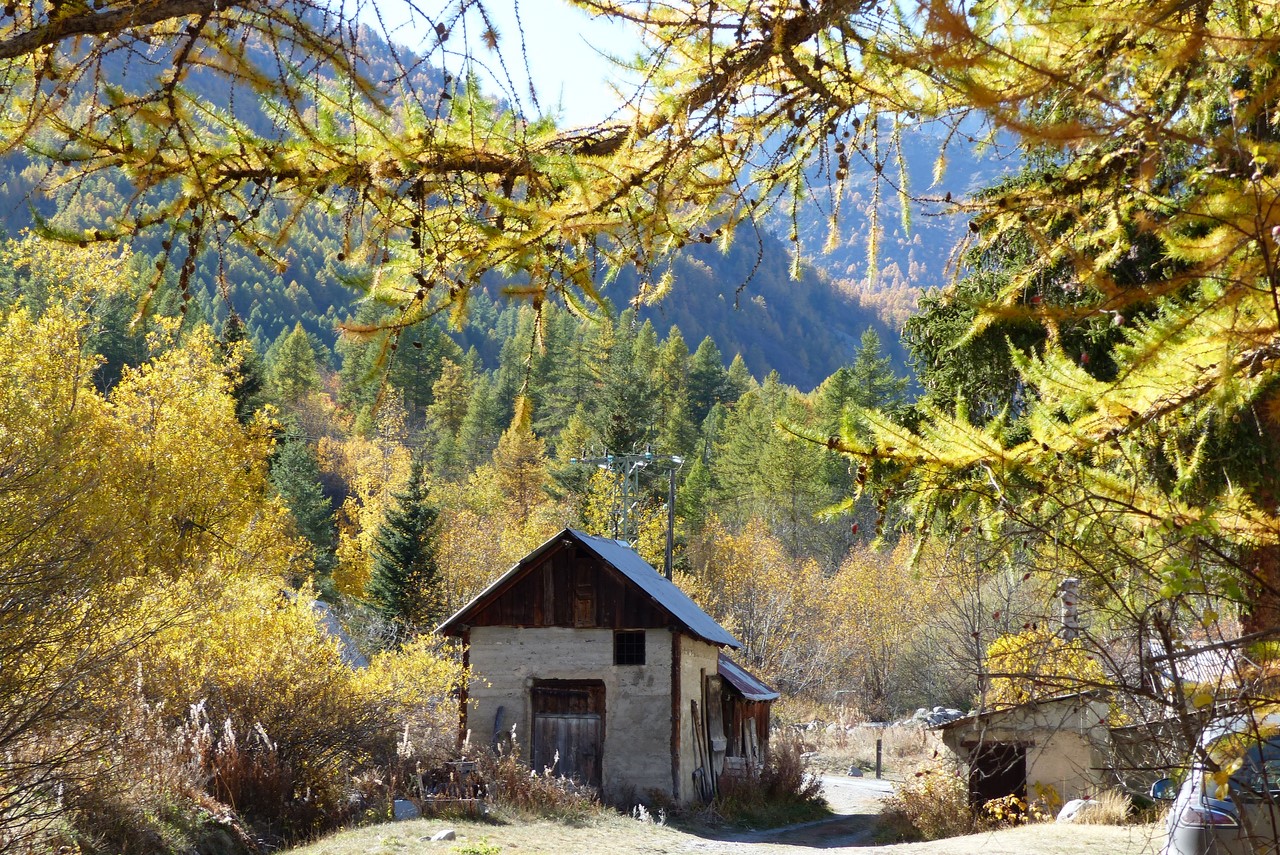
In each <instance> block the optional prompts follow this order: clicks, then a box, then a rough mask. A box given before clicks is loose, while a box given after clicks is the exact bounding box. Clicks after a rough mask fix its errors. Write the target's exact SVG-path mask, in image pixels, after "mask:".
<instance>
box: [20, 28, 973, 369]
mask: <svg viewBox="0 0 1280 855" xmlns="http://www.w3.org/2000/svg"><path fill="white" fill-rule="evenodd" d="M368 45H369V42H366V46H368ZM380 51H381V52H384V53H385V55H383V53H380ZM371 54H372V55H371V65H370V67H369V68H368V69H367V71H368V72H369V74H370V76H371V77H372V78H374V79H383V78H390V77H392V76H394V74H395V72H396V70H397V69H398V68H399V67H400V66H399V65H398V60H399V59H403V57H402V56H401V57H395V56H393V54H392V52H391V49H390V48H388V47H386V46H385V45H381V46H379V47H378V48H377V49H376V50H371ZM121 72H122V77H124V78H132V77H134V76H136V75H134V74H132V72H131V71H130V69H122V70H121ZM418 82H419V83H421V84H422V85H423V86H426V87H428V88H430V87H431V86H432V85H435V86H437V87H438V86H439V85H440V83H439V80H438V79H434V81H433V78H432V75H431V73H430V72H429V71H426V70H424V71H423V72H421V74H420V75H419V78H418ZM201 85H202V84H201V81H199V80H198V79H197V80H195V81H194V88H195V89H196V90H197V91H198V90H199V89H200V87H201ZM204 94H207V96H208V97H209V98H210V99H211V100H213V102H214V103H217V104H220V105H224V106H226V105H228V101H227V98H226V95H225V93H219V92H217V91H215V90H212V89H211V90H210V91H209V92H207V93H204ZM230 106H233V107H234V109H235V110H236V114H237V116H238V117H240V116H241V114H243V117H242V118H243V120H244V121H246V123H248V124H250V125H252V126H255V128H257V129H258V130H262V128H261V127H260V126H261V125H262V124H263V122H265V121H266V119H265V116H264V115H263V114H262V112H261V111H260V110H259V109H258V107H257V106H256V105H254V104H249V103H248V99H237V100H236V101H235V102H234V103H233V104H230ZM939 147H940V140H939V138H938V137H937V136H936V134H934V133H933V132H932V131H930V130H929V129H927V128H926V129H919V130H916V131H912V132H910V133H908V134H907V135H906V136H905V137H904V143H903V149H904V153H905V156H906V159H907V161H908V171H909V174H911V175H913V176H916V175H924V176H930V175H931V173H932V165H933V161H934V159H935V158H936V156H937V151H938V149H939ZM952 160H953V163H952V166H951V168H950V170H949V172H948V174H947V179H946V180H945V182H944V183H943V185H942V186H941V187H940V188H938V193H939V195H941V193H942V192H945V190H947V189H950V190H951V192H952V193H953V194H954V195H955V196H956V197H957V198H958V197H959V196H960V195H962V194H963V193H964V192H966V191H968V190H971V189H973V188H974V186H975V185H976V186H981V185H982V184H984V183H986V181H987V180H989V176H990V175H992V174H994V173H993V170H992V169H991V168H990V164H987V163H984V162H983V161H982V160H981V159H980V158H977V157H975V156H974V153H973V149H972V146H971V145H969V144H968V142H967V141H966V142H965V143H964V145H954V146H953V147H952ZM42 175H43V169H42V167H40V166H39V165H37V164H35V163H33V162H32V161H31V160H29V159H27V158H25V157H22V156H16V157H11V158H10V159H9V160H8V161H7V162H5V163H3V164H0V212H3V213H0V226H3V228H4V229H5V230H7V231H8V232H9V233H10V234H15V233H17V232H18V231H19V230H21V229H23V228H28V227H30V226H31V225H32V219H31V216H30V209H31V208H33V207H34V208H35V209H37V210H40V211H41V212H42V213H43V214H44V215H52V214H53V213H54V211H55V209H56V210H58V211H60V213H58V221H59V222H60V223H61V224H62V225H65V226H80V225H90V224H92V223H94V222H97V221H101V219H102V218H103V217H104V216H109V212H110V211H111V210H112V209H113V208H115V209H117V210H118V209H119V208H118V206H122V205H123V204H124V203H125V200H126V198H127V195H128V188H127V186H124V185H123V183H122V181H121V180H120V179H118V178H117V179H110V178H108V177H107V176H105V175H96V176H91V177H90V178H88V179H86V180H85V181H83V182H81V183H80V184H78V185H77V186H76V193H75V195H72V194H71V192H70V191H69V190H64V191H63V192H62V194H61V196H60V198H58V199H55V200H49V199H44V198H41V197H40V195H39V194H38V193H37V192H36V190H35V188H36V186H37V184H38V182H39V181H40V178H41V177H42ZM871 180H874V177H873V175H872V173H871V171H870V170H854V171H853V172H852V173H851V178H850V180H849V182H848V185H847V187H846V191H847V192H846V197H845V198H844V200H843V201H842V202H841V206H842V209H843V221H842V224H841V231H842V233H843V234H844V235H847V237H845V238H843V239H842V240H840V241H838V242H837V246H835V247H834V248H833V249H832V250H831V251H829V252H826V253H823V254H818V253H814V252H813V248H814V247H822V246H823V245H824V243H826V230H827V228H828V225H827V221H826V215H825V214H824V212H823V210H822V206H821V203H820V202H819V201H816V200H817V199H818V198H820V197H821V196H822V194H823V192H824V190H825V189H826V188H825V186H824V185H823V184H822V183H821V181H820V180H819V178H818V177H817V176H815V178H814V181H813V187H814V194H815V200H814V201H810V202H808V203H806V205H805V206H804V208H803V210H802V216H801V221H800V229H799V235H798V237H799V242H798V245H799V246H800V247H801V251H803V252H804V253H805V260H806V262H807V264H806V265H805V266H803V267H802V272H801V274H800V277H799V279H792V278H791V276H790V267H791V253H792V252H793V251H795V245H793V244H788V243H786V242H784V241H783V240H781V239H779V237H778V236H777V234H776V232H777V231H780V230H781V226H782V225H783V224H782V223H781V222H780V221H776V220H769V221H766V222H765V223H764V224H763V226H762V227H760V228H759V229H750V228H747V227H744V228H741V229H740V230H739V233H738V234H737V235H736V236H735V239H734V241H733V242H732V244H731V245H730V247H729V249H728V251H727V252H724V253H722V252H720V251H719V250H718V249H717V248H714V247H713V246H708V245H695V246H692V247H690V248H687V249H685V250H683V251H682V252H680V253H679V255H677V256H676V257H675V258H674V259H672V260H671V262H670V263H671V269H672V272H673V274H674V286H673V288H672V290H671V293H670V294H669V295H668V296H667V297H666V298H665V299H663V300H662V301H661V303H659V304H658V305H656V306H652V307H646V308H644V309H643V310H642V312H641V315H640V316H641V318H643V319H649V320H651V321H652V322H653V324H654V326H655V327H656V328H657V329H658V331H659V332H660V333H661V334H664V335H665V333H666V332H667V331H668V330H669V329H670V327H671V326H672V325H678V326H679V327H680V329H681V331H682V332H683V334H684V336H685V338H686V339H687V340H689V341H691V342H694V343H696V342H697V341H700V340H701V339H702V338H703V337H704V336H711V337H712V338H713V339H714V340H715V341H716V343H717V345H718V346H719V348H720V350H721V352H722V353H723V354H724V356H725V359H726V360H731V359H732V358H733V356H734V355H735V354H739V353H740V354H741V355H742V357H743V359H744V360H745V362H746V364H747V366H748V368H749V369H750V370H751V372H752V374H754V375H755V376H757V377H763V376H765V375H767V374H768V373H769V372H770V371H777V372H778V373H779V375H780V376H781V378H782V380H783V381H784V382H787V383H790V384H793V385H795V386H797V387H799V388H802V389H809V388H813V387H814V386H816V385H817V384H818V383H820V382H821V381H822V380H823V379H825V378H826V377H827V376H829V375H830V374H831V373H832V372H834V371H835V370H836V369H837V368H839V367H840V366H841V365H844V364H847V363H848V362H849V360H850V359H852V356H853V353H854V349H855V347H856V345H857V343H858V341H859V339H860V338H861V335H862V333H863V331H865V330H866V329H868V328H872V329H875V330H876V332H877V333H878V334H879V336H880V339H881V341H882V343H883V345H884V348H885V351H886V353H887V354H888V355H889V356H891V357H892V359H893V361H894V363H895V364H896V365H897V366H898V370H899V371H900V372H903V373H907V372H908V366H907V364H906V356H905V353H904V351H903V349H902V347H901V345H900V344H899V342H898V336H897V333H896V331H895V327H896V326H897V325H898V324H899V323H900V322H901V316H902V314H903V312H904V311H909V309H910V307H911V305H913V304H914V302H913V301H914V289H918V288H921V287H932V286H936V285H939V284H941V283H942V281H943V269H944V267H945V264H946V259H947V258H948V256H949V255H950V253H951V250H952V247H953V246H954V245H955V244H956V242H957V241H958V240H959V238H960V237H961V236H962V235H963V233H964V222H963V220H961V219H959V218H957V217H955V216H927V217H917V218H916V224H915V225H914V226H913V228H912V230H911V232H910V233H908V232H906V231H904V230H903V229H902V227H901V225H899V207H898V202H897V199H896V198H895V197H894V196H893V191H892V189H891V188H884V189H883V193H884V198H883V200H882V205H881V211H880V216H879V222H880V226H881V228H882V230H883V236H882V239H881V244H880V245H881V249H880V253H879V258H878V265H877V266H878V268H879V270H878V276H877V277H874V281H873V277H870V276H868V275H867V273H866V267H867V249H866V236H867V230H868V228H869V224H870V222H871V218H870V217H869V215H868V211H867V206H868V205H869V204H870V186H871V185H870V181H871ZM913 180H915V179H913ZM263 216H264V217H265V218H266V219H267V220H268V222H269V221H270V219H271V218H272V217H273V214H272V213H271V212H269V211H268V212H264V214H263ZM163 237H164V236H163V235H161V234H158V233H156V234H150V235H143V236H141V237H139V238H138V239H137V240H136V241H135V244H134V250H135V252H138V253H143V254H146V255H152V256H158V254H159V253H160V252H161V246H160V242H161V240H162V239H163ZM341 248H342V224H341V223H340V222H339V221H338V220H336V219H335V218H331V217H329V216H327V215H325V214H324V213H322V212H319V211H309V212H307V213H306V214H305V215H304V216H303V217H302V218H301V219H300V220H299V221H298V222H297V223H296V224H295V225H294V226H293V229H292V231H291V233H290V237H289V239H288V241H287V242H286V244H285V245H284V247H283V251H282V253H281V255H282V257H283V264H282V265H280V266H276V265H275V263H274V262H272V261H270V260H268V259H263V258H259V257H256V256H255V255H254V254H253V253H252V252H250V251H248V250H246V249H244V248H243V247H240V246H239V245H236V244H230V243H228V244H226V245H222V246H217V247H210V248H208V249H206V251H205V252H204V254H203V255H202V257H201V259H200V264H199V266H198V270H197V274H196V276H195V282H194V283H193V291H194V292H195V293H196V295H197V297H198V299H199V301H200V303H201V304H202V305H203V307H204V310H205V311H206V313H207V314H208V315H209V316H210V319H211V320H213V321H214V322H217V321H218V320H219V319H220V318H221V317H225V315H226V314H227V312H228V309H229V307H228V306H227V304H226V302H225V301H224V300H223V299H221V297H220V295H219V290H218V284H217V280H218V278H219V277H221V278H222V279H223V280H224V281H225V283H226V295H227V297H228V298H229V300H230V306H231V307H234V309H235V311H236V312H237V313H238V314H239V315H240V316H241V317H242V318H244V319H245V321H246V322H247V325H248V327H249V330H250V333H251V335H252V336H253V338H254V339H255V341H256V342H257V344H258V346H259V347H260V348H263V349H265V347H266V346H267V345H268V344H269V343H270V342H271V341H273V340H274V339H276V338H277V337H278V336H280V335H281V333H282V332H284V331H287V330H288V329H291V328H292V326H293V324H294V323H295V322H298V321H301V322H302V323H303V325H304V327H305V328H306V329H307V330H308V331H309V332H311V333H313V334H314V335H315V336H317V337H319V339H320V340H321V341H324V342H325V343H326V344H327V345H329V346H330V347H332V346H333V344H334V341H335V338H336V335H337V327H338V324H339V323H340V322H341V321H342V320H343V319H344V318H347V317H350V316H352V315H353V314H354V313H355V305H356V301H357V299H358V297H359V295H358V294H357V293H355V292H353V291H351V290H350V289H348V288H347V287H345V286H344V285H343V284H342V278H341V276H340V275H339V273H338V271H337V270H336V269H335V267H334V259H335V258H336V257H337V255H338V254H339V252H340V251H341ZM495 287H500V286H495ZM635 287H636V278H635V276H634V275H630V276H628V275H626V274H625V273H624V274H623V275H622V276H620V277H619V279H618V280H617V281H616V282H614V283H611V284H609V285H608V286H602V290H603V293H604V294H605V295H606V296H607V297H609V298H610V299H611V300H612V301H613V302H614V304H615V306H616V307H617V308H619V309H621V308H623V307H624V306H625V305H626V304H627V303H628V302H629V300H630V299H631V297H632V296H634V293H635ZM886 295H887V297H886ZM498 311H499V312H500V311H501V309H500V307H499V308H498ZM492 317H493V314H492V312H486V311H477V312H473V319H474V320H473V322H474V323H480V324H484V323H486V322H487V321H486V318H492ZM493 332H494V330H493V329H488V330H485V329H479V330H464V331H463V332H462V333H460V334H456V335H455V337H456V338H458V339H459V340H460V341H462V342H464V343H477V344H478V345H479V346H480V349H481V353H482V355H483V356H484V358H485V361H486V363H492V361H494V360H496V355H497V353H496V347H494V346H493V345H492V344H489V346H486V339H487V338H492V335H493ZM489 367H492V364H490V366H489Z"/></svg>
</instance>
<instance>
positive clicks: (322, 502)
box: [271, 433, 337, 593]
mask: <svg viewBox="0 0 1280 855" xmlns="http://www.w3.org/2000/svg"><path fill="white" fill-rule="evenodd" d="M271 485H272V486H273V487H274V488H275V491H276V493H277V495H279V496H280V498H281V500H282V501H283V502H284V503H285V506H286V507H287V508H288V509H289V512H290V513H291V514H292V515H293V520H294V524H295V525H296V526H297V529H298V534H300V535H302V537H304V538H306V540H307V542H308V543H309V544H310V549H309V550H308V555H307V561H308V565H309V566H308V567H307V572H309V573H311V574H313V575H314V576H315V577H316V581H317V583H318V584H319V585H320V587H321V590H322V591H325V592H326V593H327V589H328V585H329V577H330V575H331V574H332V572H333V568H334V566H335V563H336V562H335V558H334V547H335V546H336V541H337V537H336V534H335V532H334V521H333V505H332V504H331V503H330V502H329V499H328V498H327V497H326V496H325V494H324V488H323V487H322V486H321V484H320V467H319V466H318V465H317V464H316V458H315V455H314V454H313V453H312V451H311V448H310V446H308V445H307V441H306V438H305V437H303V436H302V435H300V434H296V433H294V434H289V435H287V436H286V437H285V438H284V440H283V441H282V442H281V443H280V445H279V447H278V448H277V450H276V453H275V456H274V458H273V459H272V461H271Z"/></svg>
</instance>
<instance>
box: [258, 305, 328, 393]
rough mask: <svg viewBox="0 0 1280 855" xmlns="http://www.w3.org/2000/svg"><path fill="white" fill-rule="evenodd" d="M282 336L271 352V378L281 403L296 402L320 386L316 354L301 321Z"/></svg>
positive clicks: (269, 358) (268, 365)
mask: <svg viewBox="0 0 1280 855" xmlns="http://www.w3.org/2000/svg"><path fill="white" fill-rule="evenodd" d="M281 335H282V336H283V338H281V339H279V340H278V341H277V343H276V344H274V345H273V346H272V347H271V349H270V350H269V351H268V354H267V357H268V361H267V379H268V380H269V381H270V383H271V388H272V390H273V391H274V392H275V394H276V397H277V398H278V399H279V400H280V401H281V403H284V404H296V403H297V402H298V401H299V400H300V399H301V398H302V396H303V395H306V394H307V393H308V392H312V391H314V390H316V389H318V388H320V372H319V370H318V369H317V368H316V353H315V350H314V349H313V348H312V346H311V339H310V337H309V336H308V335H307V332H306V330H304V329H303V328H302V323H301V322H298V323H296V324H294V327H293V331H292V332H290V333H289V334H288V335H285V334H283V333H281Z"/></svg>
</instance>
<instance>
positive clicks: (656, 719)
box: [467, 627, 717, 806]
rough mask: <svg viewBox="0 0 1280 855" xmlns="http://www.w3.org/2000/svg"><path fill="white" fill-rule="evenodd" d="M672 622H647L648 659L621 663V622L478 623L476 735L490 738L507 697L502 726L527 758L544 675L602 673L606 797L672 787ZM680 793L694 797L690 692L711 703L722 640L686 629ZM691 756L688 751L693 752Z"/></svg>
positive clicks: (472, 721) (474, 634) (621, 799)
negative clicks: (655, 625) (654, 625)
mask: <svg viewBox="0 0 1280 855" xmlns="http://www.w3.org/2000/svg"><path fill="white" fill-rule="evenodd" d="M672 638H673V634H672V632H671V631H670V630H668V629H649V630H646V631H645V664H644V665H614V664H613V631H612V630H609V629H573V628H567V627H545V628H537V629H533V628H524V629H521V628H515V627H473V628H472V629H471V653H470V662H471V669H472V672H473V675H474V676H473V679H472V681H471V686H470V688H469V690H468V709H467V727H468V730H469V732H470V739H471V742H472V744H474V745H478V746H479V745H488V744H489V743H490V742H491V741H492V738H493V732H494V720H495V716H497V713H498V708H499V707H502V708H503V711H502V720H501V724H500V729H501V730H502V731H503V732H504V733H510V732H511V729H512V726H513V725H514V727H515V734H516V740H517V742H518V743H519V744H520V747H521V752H522V755H523V757H524V759H525V761H526V762H527V761H528V760H529V755H530V746H529V744H528V742H529V733H530V729H531V726H532V710H531V700H530V692H531V690H532V689H533V685H534V682H535V681H536V680H600V681H602V682H603V683H604V686H605V721H604V751H603V758H602V764H601V777H602V779H603V787H604V797H605V799H606V800H608V801H610V802H614V803H619V804H623V805H624V806H625V803H627V802H631V803H634V802H635V801H636V800H637V799H645V798H646V797H647V796H648V794H649V793H650V792H651V791H656V792H658V793H661V794H663V795H665V796H667V797H670V796H671V789H672V770H671V650H672ZM680 643H681V654H682V655H681V669H680V670H681V696H682V698H683V703H682V704H681V707H682V710H681V727H682V730H681V757H682V761H681V766H682V767H684V769H687V770H689V771H688V772H683V770H682V777H681V785H680V796H681V798H682V799H683V800H687V799H688V798H689V790H690V786H689V783H690V782H691V775H692V769H693V760H692V758H693V749H692V746H691V745H689V744H688V743H690V741H691V739H692V724H691V723H690V720H689V703H688V701H689V699H690V698H693V699H696V700H697V701H698V702H699V705H701V703H702V693H701V688H700V685H699V682H698V681H699V679H700V676H701V673H702V670H703V669H707V673H710V674H714V673H715V668H716V650H717V649H716V648H715V647H714V646H713V645H709V644H705V643H703V642H698V641H695V640H693V639H691V638H689V637H688V636H681V637H680ZM685 758H687V759H685Z"/></svg>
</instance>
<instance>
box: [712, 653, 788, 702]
mask: <svg viewBox="0 0 1280 855" xmlns="http://www.w3.org/2000/svg"><path fill="white" fill-rule="evenodd" d="M716 671H717V672H718V673H719V674H720V676H721V677H723V678H724V679H725V680H727V681H728V682H729V685H731V686H733V687H734V688H735V689H737V690H738V691H739V692H740V693H741V694H742V696H743V697H744V698H746V699H747V700H749V701H776V700H777V699H778V697H779V695H778V693H777V692H775V691H774V690H773V689H770V688H769V687H768V686H766V685H765V684H764V683H762V682H760V680H759V678H757V677H756V676H755V675H754V674H752V673H751V672H750V671H748V670H747V669H746V668H743V667H742V666H741V665H739V664H738V663H737V662H734V661H733V660H732V659H730V658H729V657H728V656H726V655H724V654H723V653H721V654H720V661H719V663H718V664H717V666H716Z"/></svg>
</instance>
